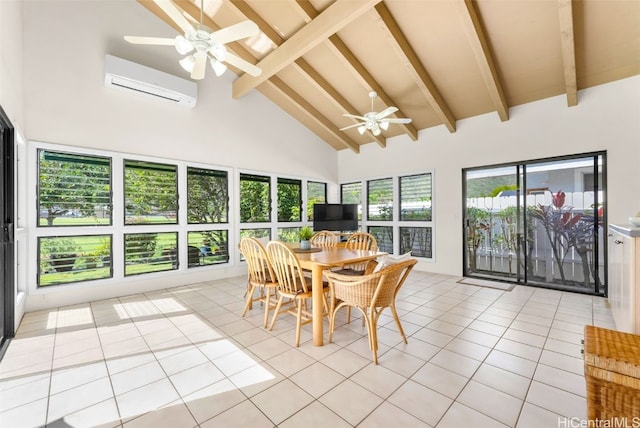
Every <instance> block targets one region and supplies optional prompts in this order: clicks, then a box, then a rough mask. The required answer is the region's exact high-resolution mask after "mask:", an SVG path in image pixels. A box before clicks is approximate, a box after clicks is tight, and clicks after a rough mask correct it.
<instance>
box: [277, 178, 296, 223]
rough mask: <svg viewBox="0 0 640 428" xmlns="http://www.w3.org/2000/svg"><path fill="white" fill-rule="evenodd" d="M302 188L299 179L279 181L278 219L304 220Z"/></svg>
mask: <svg viewBox="0 0 640 428" xmlns="http://www.w3.org/2000/svg"><path fill="white" fill-rule="evenodd" d="M301 188H302V184H301V182H300V181H299V180H282V181H280V180H279V181H278V221H300V220H302V191H301Z"/></svg>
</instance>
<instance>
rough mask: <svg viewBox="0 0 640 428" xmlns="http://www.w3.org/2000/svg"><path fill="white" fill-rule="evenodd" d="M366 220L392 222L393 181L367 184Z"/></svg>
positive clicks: (389, 179)
mask: <svg viewBox="0 0 640 428" xmlns="http://www.w3.org/2000/svg"><path fill="white" fill-rule="evenodd" d="M367 220H377V221H380V220H382V221H391V220H393V179H391V178H383V179H380V180H370V181H368V182H367Z"/></svg>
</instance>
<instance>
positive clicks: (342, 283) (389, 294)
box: [326, 259, 417, 308]
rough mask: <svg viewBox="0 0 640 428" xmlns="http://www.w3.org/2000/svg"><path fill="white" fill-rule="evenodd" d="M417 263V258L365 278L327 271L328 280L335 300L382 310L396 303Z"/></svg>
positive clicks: (364, 276)
mask: <svg viewBox="0 0 640 428" xmlns="http://www.w3.org/2000/svg"><path fill="white" fill-rule="evenodd" d="M416 263H417V260H416V259H410V260H405V261H403V262H400V263H395V264H393V265H390V266H387V267H385V268H383V269H381V270H379V271H378V272H374V273H371V274H367V275H363V276H354V275H340V274H337V273H333V272H328V273H327V274H326V277H327V279H328V280H329V284H330V286H331V288H332V298H333V297H335V298H336V299H338V300H341V301H343V302H345V303H346V304H347V305H350V306H357V307H360V308H369V307H373V308H383V307H387V306H390V305H391V304H392V303H393V302H394V300H395V298H396V296H397V295H398V292H399V291H400V288H401V287H402V285H403V284H404V281H405V280H406V279H407V276H409V273H410V272H411V270H412V269H413V267H414V265H415V264H416Z"/></svg>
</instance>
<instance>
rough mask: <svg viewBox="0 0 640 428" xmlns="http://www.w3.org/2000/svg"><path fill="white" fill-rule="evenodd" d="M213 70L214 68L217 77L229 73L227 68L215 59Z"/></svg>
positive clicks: (212, 65) (212, 59) (212, 63)
mask: <svg viewBox="0 0 640 428" xmlns="http://www.w3.org/2000/svg"><path fill="white" fill-rule="evenodd" d="M210 62H211V68H213V72H214V73H216V76H217V77H220V76H222V75H223V74H224V72H225V71H227V66H226V65H224V64H223V63H221V62H220V61H218V60H217V59H215V58H211V61H210Z"/></svg>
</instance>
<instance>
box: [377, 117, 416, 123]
mask: <svg viewBox="0 0 640 428" xmlns="http://www.w3.org/2000/svg"><path fill="white" fill-rule="evenodd" d="M380 122H387V123H411V119H409V118H408V117H399V118H389V119H381V120H380Z"/></svg>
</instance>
